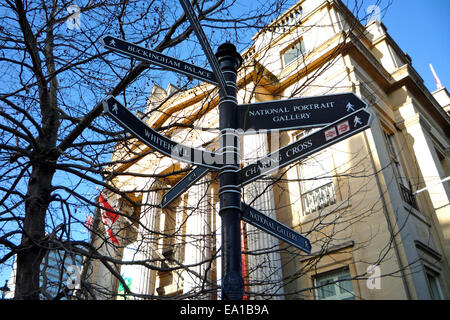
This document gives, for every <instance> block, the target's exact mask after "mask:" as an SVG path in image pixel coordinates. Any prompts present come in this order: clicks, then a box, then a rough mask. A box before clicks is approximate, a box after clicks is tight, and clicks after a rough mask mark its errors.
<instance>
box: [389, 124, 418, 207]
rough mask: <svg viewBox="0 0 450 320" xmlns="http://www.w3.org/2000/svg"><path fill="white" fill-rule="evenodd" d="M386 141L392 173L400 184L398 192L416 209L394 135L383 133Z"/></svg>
mask: <svg viewBox="0 0 450 320" xmlns="http://www.w3.org/2000/svg"><path fill="white" fill-rule="evenodd" d="M384 135H385V138H386V142H387V148H388V153H389V157H390V160H391V163H392V167H393V169H394V174H395V176H396V178H397V180H398V184H399V186H400V192H401V195H402V198H403V201H405V202H406V203H408V204H409V205H411V206H412V207H413V208H415V209H418V207H417V203H416V199H415V197H414V195H413V194H412V192H411V185H410V183H409V180H408V178H407V177H406V175H405V172H404V170H403V167H402V164H401V163H400V161H399V156H398V155H399V154H400V153H399V152H398V150H397V147H396V145H395V141H394V135H393V134H388V133H386V132H385V133H384Z"/></svg>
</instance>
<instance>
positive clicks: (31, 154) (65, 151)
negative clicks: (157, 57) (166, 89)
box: [0, 0, 286, 299]
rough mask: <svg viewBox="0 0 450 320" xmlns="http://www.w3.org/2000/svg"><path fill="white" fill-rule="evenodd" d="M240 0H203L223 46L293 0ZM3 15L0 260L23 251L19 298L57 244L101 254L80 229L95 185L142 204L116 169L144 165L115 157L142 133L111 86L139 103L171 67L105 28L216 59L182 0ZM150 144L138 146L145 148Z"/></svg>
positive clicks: (31, 291)
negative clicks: (122, 119)
mask: <svg viewBox="0 0 450 320" xmlns="http://www.w3.org/2000/svg"><path fill="white" fill-rule="evenodd" d="M234 5H235V2H234V1H223V0H218V1H212V2H211V1H194V6H195V8H196V10H197V14H198V15H199V18H200V19H201V20H202V21H204V24H205V25H206V26H207V25H209V24H214V25H215V26H219V28H218V29H217V30H218V31H217V30H216V34H214V35H211V43H212V45H213V46H214V45H216V44H217V42H216V41H221V39H223V37H225V38H227V40H230V41H234V40H236V38H235V37H236V36H237V33H238V32H239V29H240V28H246V29H247V28H253V29H257V28H258V27H260V26H262V25H264V24H265V23H266V21H267V20H270V17H273V16H276V14H277V13H279V12H280V11H281V10H284V9H285V8H286V4H285V3H284V1H279V2H278V1H277V2H276V3H271V4H265V3H259V4H258V8H259V9H258V11H257V13H255V11H252V12H249V11H247V12H244V13H242V14H241V13H239V14H236V12H232V11H233V10H232V9H233V6H234ZM272 5H273V6H272ZM0 16H1V19H2V26H1V27H0V46H1V54H0V65H1V70H2V74H1V81H2V87H1V93H0V101H1V103H0V119H1V120H0V128H1V130H2V134H1V137H0V139H1V140H0V154H1V164H2V165H1V169H0V170H1V181H2V183H1V186H0V197H1V201H0V205H1V208H2V209H1V216H0V222H1V230H2V235H1V237H0V245H1V246H0V248H1V249H0V250H1V257H0V263H1V264H2V268H3V269H4V268H7V267H8V265H7V262H8V263H9V262H10V261H11V258H12V257H14V256H16V257H17V259H16V263H17V269H16V274H17V277H16V283H15V298H16V299H38V298H39V293H40V291H42V290H40V284H39V275H40V265H41V262H42V260H43V257H44V256H45V255H46V252H47V251H48V250H49V249H50V248H51V249H64V250H67V251H69V252H76V253H77V254H82V255H85V256H87V257H91V258H99V257H100V256H101V254H100V253H99V252H98V250H97V249H96V248H95V247H93V246H92V245H91V244H89V243H88V242H86V241H83V240H79V237H78V236H77V235H76V233H77V232H79V231H78V230H79V227H80V226H81V225H82V224H83V222H84V214H85V213H86V212H89V210H90V209H89V208H92V206H98V204H96V200H95V195H94V194H95V193H97V191H96V189H95V188H96V187H100V188H105V189H107V190H109V191H111V192H113V193H118V194H120V195H121V196H122V197H123V198H124V199H126V200H127V201H129V202H130V203H132V204H133V205H135V206H139V205H140V203H136V202H135V200H136V199H133V198H132V197H130V196H129V195H127V194H125V193H123V192H121V191H120V190H118V189H116V188H114V185H113V184H111V183H108V181H111V180H113V178H114V177H115V176H117V175H120V174H125V175H130V174H131V175H132V174H133V173H129V172H127V173H118V172H114V171H113V170H111V168H113V167H114V165H115V164H118V163H122V162H124V161H125V162H126V161H134V160H135V159H133V158H132V159H131V160H130V159H129V158H127V159H125V160H122V159H113V160H112V161H111V155H112V152H113V151H114V150H117V148H118V147H117V146H116V144H118V143H119V145H124V148H125V150H126V152H127V153H128V154H133V152H134V151H135V150H134V147H133V143H134V140H133V139H130V137H127V136H126V135H124V133H123V131H120V130H119V131H118V130H117V126H116V125H114V124H112V123H111V122H109V121H106V120H105V119H104V118H103V117H102V116H101V114H102V105H101V101H102V99H104V98H105V97H106V96H107V95H108V94H110V95H113V96H117V95H121V94H122V95H123V99H124V100H125V101H126V105H127V107H128V108H130V109H134V108H141V107H142V106H145V105H146V104H147V97H148V96H149V89H150V87H151V86H150V84H151V83H152V82H159V81H164V77H167V74H166V73H161V70H160V69H159V68H154V67H152V66H149V65H147V64H145V63H142V62H137V61H135V60H130V59H128V58H126V59H123V58H120V57H118V56H117V55H114V54H111V53H110V52H108V51H107V50H105V49H104V48H103V47H102V46H101V45H100V40H101V38H102V37H103V36H105V35H106V34H111V35H115V36H117V37H120V38H123V39H126V40H127V41H131V42H135V43H137V44H140V45H143V46H146V47H149V48H152V49H153V50H155V51H160V52H162V51H167V52H168V53H170V54H173V55H176V56H182V58H183V59H186V60H188V59H190V60H195V61H196V63H197V64H199V63H200V64H201V63H203V64H204V63H205V61H204V60H203V61H202V60H201V59H199V56H200V55H201V54H200V53H199V51H198V50H183V52H180V51H181V50H179V49H178V46H177V45H179V44H181V43H182V42H184V43H186V44H185V46H186V48H190V47H192V46H193V44H192V41H194V42H196V40H195V39H194V38H193V37H190V36H191V34H192V28H191V27H190V26H189V24H188V23H186V18H185V15H184V13H183V12H182V10H181V9H180V6H179V4H178V2H176V1H150V2H148V1H133V0H130V1H128V0H127V1H116V0H111V1H102V2H96V1H86V2H84V3H83V4H81V5H80V6H75V5H72V3H71V2H69V1H58V0H53V1H21V0H17V1H10V0H6V1H4V2H2V4H1V7H0ZM230 26H231V27H230ZM236 42H237V41H236ZM186 52H189V54H186ZM174 81H176V80H174ZM178 81H179V83H178V84H179V87H180V88H184V89H185V88H188V87H189V86H191V84H190V83H189V82H186V79H183V78H179V79H178ZM151 111H154V110H151ZM164 129H167V128H164ZM149 152H151V151H147V153H149ZM144 156H145V154H141V153H139V152H135V153H134V157H135V158H142V157H144ZM130 219H131V218H130ZM132 223H139V222H137V221H132ZM75 245H78V246H77V247H75ZM104 259H108V258H105V257H104ZM113 262H117V261H111V259H110V261H109V263H113ZM142 263H143V264H145V263H144V262H142ZM106 264H108V263H106ZM111 270H112V269H111Z"/></svg>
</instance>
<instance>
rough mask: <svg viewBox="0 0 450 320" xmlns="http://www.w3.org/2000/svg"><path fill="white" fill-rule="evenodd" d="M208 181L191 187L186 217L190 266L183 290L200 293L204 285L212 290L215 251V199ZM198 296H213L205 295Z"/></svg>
mask: <svg viewBox="0 0 450 320" xmlns="http://www.w3.org/2000/svg"><path fill="white" fill-rule="evenodd" d="M208 195H209V194H208V182H207V179H206V178H203V179H201V180H200V181H199V182H198V183H197V184H196V185H194V186H192V187H191V188H190V189H189V193H188V200H187V207H188V208H187V219H186V222H185V223H186V246H185V254H184V257H185V258H184V265H185V266H186V267H187V269H186V270H185V271H184V273H183V279H184V284H183V293H184V294H197V293H199V292H200V291H201V289H202V287H203V288H204V289H205V290H209V289H211V272H212V268H211V264H212V262H211V261H210V259H211V251H212V242H211V241H212V226H211V220H212V219H211V214H212V210H211V209H212V208H211V203H210V201H211V199H210V197H209V196H208ZM194 298H195V299H199V298H205V299H209V298H210V294H207V295H206V296H205V295H204V294H201V295H200V296H195V297H194Z"/></svg>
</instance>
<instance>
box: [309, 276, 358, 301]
mask: <svg viewBox="0 0 450 320" xmlns="http://www.w3.org/2000/svg"><path fill="white" fill-rule="evenodd" d="M314 286H315V287H316V289H315V294H316V299H317V300H354V299H355V295H354V291H353V284H352V280H351V277H350V272H349V270H348V269H341V270H337V271H333V272H329V273H326V274H324V275H319V276H317V277H316V278H315V279H314Z"/></svg>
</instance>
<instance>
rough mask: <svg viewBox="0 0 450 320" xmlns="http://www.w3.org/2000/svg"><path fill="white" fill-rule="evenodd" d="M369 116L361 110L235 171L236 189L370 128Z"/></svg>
mask: <svg viewBox="0 0 450 320" xmlns="http://www.w3.org/2000/svg"><path fill="white" fill-rule="evenodd" d="M371 123H372V114H371V113H370V112H369V111H367V110H365V109H361V110H358V111H356V112H353V113H351V114H350V115H348V116H346V117H343V118H341V119H339V120H338V121H335V122H334V123H332V124H330V125H328V126H326V127H324V128H322V129H320V130H317V131H315V132H313V133H311V134H309V135H307V136H305V137H303V138H302V139H300V140H297V141H295V142H293V143H291V144H289V145H287V146H285V147H283V148H281V149H279V150H277V151H275V152H272V153H270V154H268V155H266V156H265V157H263V158H261V159H260V160H258V161H256V162H254V163H252V164H249V165H247V166H245V167H243V168H242V169H240V170H239V185H240V186H241V187H243V186H244V185H246V184H248V183H250V182H252V181H254V180H256V179H259V178H261V177H263V176H264V175H267V174H269V173H271V172H274V171H276V170H279V169H281V168H283V167H285V166H287V165H288V164H290V163H292V162H294V161H298V160H300V159H302V158H305V157H307V156H309V155H311V154H313V153H315V152H317V151H320V150H322V149H324V148H326V147H328V146H330V145H332V144H335V143H337V142H339V141H342V140H344V139H346V138H349V137H351V136H353V135H355V134H357V133H358V132H361V131H363V130H365V129H367V128H369V127H370V125H371Z"/></svg>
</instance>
